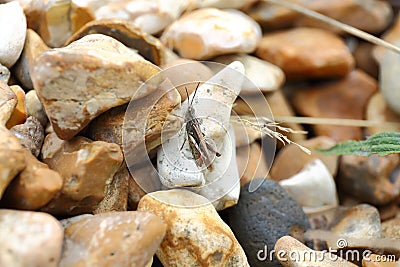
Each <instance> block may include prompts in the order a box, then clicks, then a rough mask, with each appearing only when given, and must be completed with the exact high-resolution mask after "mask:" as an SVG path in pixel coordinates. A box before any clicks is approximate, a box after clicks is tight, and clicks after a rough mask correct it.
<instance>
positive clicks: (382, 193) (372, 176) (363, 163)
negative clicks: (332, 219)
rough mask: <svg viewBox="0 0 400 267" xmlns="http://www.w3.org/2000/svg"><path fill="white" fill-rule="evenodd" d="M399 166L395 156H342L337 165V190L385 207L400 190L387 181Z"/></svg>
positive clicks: (397, 158) (397, 157)
mask: <svg viewBox="0 0 400 267" xmlns="http://www.w3.org/2000/svg"><path fill="white" fill-rule="evenodd" d="M398 164H399V156H398V155H396V154H392V155H388V156H384V157H380V156H377V155H371V156H368V157H362V156H351V155H349V156H343V157H342V158H341V161H340V165H339V174H338V176H337V185H338V188H339V190H341V191H343V192H346V193H347V194H349V195H352V196H354V197H356V198H357V199H359V200H361V201H364V202H366V203H372V204H374V205H385V204H388V203H390V202H391V201H393V200H394V199H395V198H396V197H398V196H399V194H400V190H399V188H397V187H396V186H395V185H394V184H393V183H391V181H390V180H389V175H390V174H391V172H392V171H394V169H395V168H396V166H397V165H398Z"/></svg>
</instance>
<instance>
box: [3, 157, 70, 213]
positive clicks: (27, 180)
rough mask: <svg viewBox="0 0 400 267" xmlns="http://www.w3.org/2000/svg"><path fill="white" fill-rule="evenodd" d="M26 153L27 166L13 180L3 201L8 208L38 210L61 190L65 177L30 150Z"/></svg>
mask: <svg viewBox="0 0 400 267" xmlns="http://www.w3.org/2000/svg"><path fill="white" fill-rule="evenodd" d="M24 154H25V162H26V168H25V169H24V170H23V171H22V172H21V173H20V174H19V175H17V177H15V178H14V179H13V180H12V182H11V183H10V185H9V186H8V187H7V190H6V191H5V193H4V196H3V199H2V201H4V202H3V203H4V205H5V206H6V207H7V208H14V209H23V210H37V209H39V208H41V207H43V206H45V205H46V204H47V203H49V201H50V200H51V199H52V198H53V197H54V196H55V195H56V194H57V193H58V192H59V191H60V190H61V188H62V184H63V179H62V178H61V176H60V175H59V174H58V173H57V172H56V171H53V170H50V169H49V167H48V166H47V165H46V164H44V163H42V162H40V161H38V160H37V159H36V158H35V157H34V156H32V154H31V153H30V152H29V151H25V153H24Z"/></svg>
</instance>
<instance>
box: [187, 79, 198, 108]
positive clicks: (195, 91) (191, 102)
mask: <svg viewBox="0 0 400 267" xmlns="http://www.w3.org/2000/svg"><path fill="white" fill-rule="evenodd" d="M199 86H200V83H197V86H196V89H194V95H193V98H192V101H190V106H192V104H193V100H194V98H195V97H196V93H197V88H199ZM185 89H186V87H185ZM186 94H187V89H186ZM188 99H189V96H188Z"/></svg>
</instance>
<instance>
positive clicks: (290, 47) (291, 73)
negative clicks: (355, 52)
mask: <svg viewBox="0 0 400 267" xmlns="http://www.w3.org/2000/svg"><path fill="white" fill-rule="evenodd" d="M255 53H256V55H257V56H258V57H260V58H261V59H264V60H266V61H269V62H271V63H272V64H275V65H277V66H278V67H280V68H281V69H282V70H283V71H284V72H285V74H286V76H287V77H288V78H302V79H307V78H334V77H343V76H346V75H347V74H348V73H349V72H350V71H351V70H352V69H353V67H354V59H353V56H352V55H351V53H350V51H349V50H348V48H347V47H346V45H345V43H344V42H343V40H342V39H341V38H340V37H338V36H337V35H335V34H333V33H331V32H329V31H325V30H322V29H316V28H294V29H289V30H283V31H280V32H275V33H270V34H266V35H265V36H264V37H263V38H262V39H261V42H260V43H259V45H258V47H257V50H256V52H255Z"/></svg>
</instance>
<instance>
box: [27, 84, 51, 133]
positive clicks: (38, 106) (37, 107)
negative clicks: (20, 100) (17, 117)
mask: <svg viewBox="0 0 400 267" xmlns="http://www.w3.org/2000/svg"><path fill="white" fill-rule="evenodd" d="M25 106H26V115H27V116H28V117H29V116H32V117H35V118H36V119H38V120H39V121H40V123H41V124H42V126H43V127H45V126H46V124H47V122H48V119H47V115H46V112H45V111H44V108H43V105H42V103H41V102H40V100H39V98H38V96H37V94H36V91H35V90H31V91H29V92H28V93H26V95H25Z"/></svg>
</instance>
